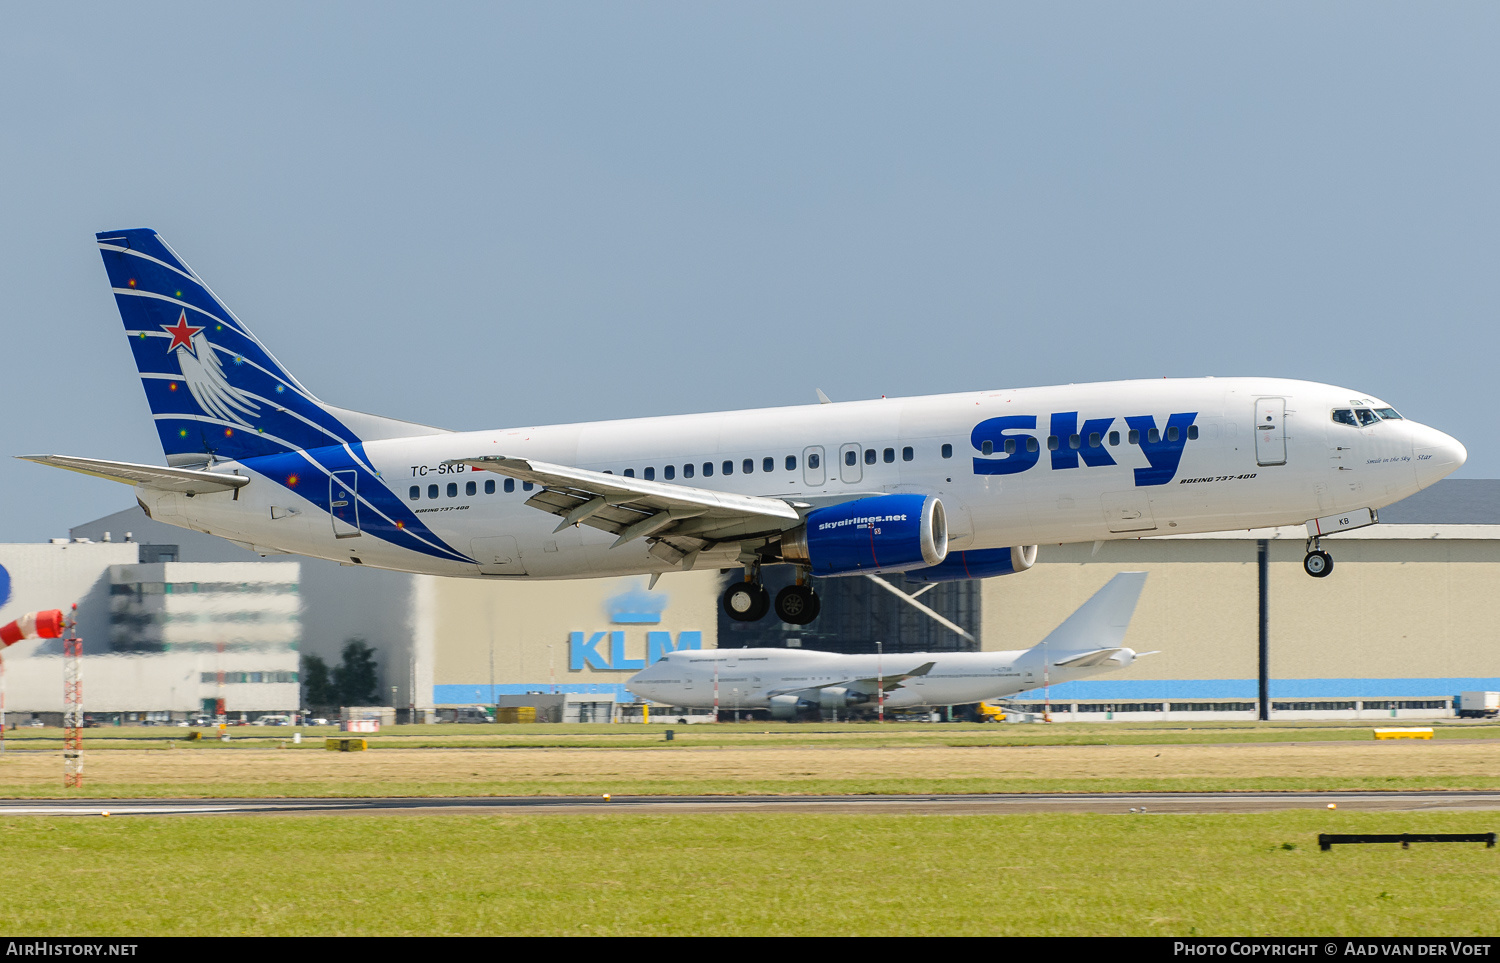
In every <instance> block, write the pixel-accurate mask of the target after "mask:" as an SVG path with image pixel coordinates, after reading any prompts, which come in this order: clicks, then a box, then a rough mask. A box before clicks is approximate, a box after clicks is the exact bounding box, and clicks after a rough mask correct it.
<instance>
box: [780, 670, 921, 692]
mask: <svg viewBox="0 0 1500 963" xmlns="http://www.w3.org/2000/svg"><path fill="white" fill-rule="evenodd" d="M936 664H937V663H935V662H924V663H922V664H921V665H919V666H917V667H916V668H915V669H912V670H911V671H910V672H897V673H894V674H893V675H882V676H881V677H880V678H878V679H877V678H874V677H871V678H868V679H851V680H847V681H844V682H829V683H826V684H824V685H813V686H803V687H802V688H800V689H781V690H778V691H776V692H768V693H766V694H767V695H772V696H776V695H789V694H790V693H793V692H817V691H818V690H819V689H849V690H851V691H854V692H863V693H864V694H865V695H870V696H873V695H874V694H875V693H876V692H877V691H879V690H880V689H882V688H884V690H885V691H886V692H890V691H891V690H892V689H900V688H902V686H901V683H903V682H905V681H906V680H907V679H914V678H916V677H917V676H922V675H926V674H927V673H929V672H931V671H932V667H933V666H934V665H936Z"/></svg>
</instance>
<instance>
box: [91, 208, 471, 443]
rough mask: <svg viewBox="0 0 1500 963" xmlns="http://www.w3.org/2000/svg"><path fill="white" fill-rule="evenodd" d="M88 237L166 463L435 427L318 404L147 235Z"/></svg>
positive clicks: (419, 431)
mask: <svg viewBox="0 0 1500 963" xmlns="http://www.w3.org/2000/svg"><path fill="white" fill-rule="evenodd" d="M96 236H97V238H98V241H99V252H100V254H102V255H103V257H104V268H105V270H106V271H107V272H108V274H109V283H110V287H111V289H112V290H113V291H114V295H115V302H116V304H117V305H118V306H119V309H120V318H121V319H122V320H123V321H124V322H125V332H126V334H127V335H128V336H129V338H130V347H131V350H132V351H133V352H134V354H135V363H136V367H137V369H139V371H140V373H141V383H142V386H143V387H144V388H145V389H146V400H147V402H148V403H149V404H150V406H151V416H152V418H154V419H155V421H156V430H157V434H158V435H159V436H160V437H161V445H162V449H163V451H165V452H166V455H167V464H169V465H198V464H204V463H210V462H213V461H215V460H224V459H239V458H249V457H252V456H255V455H270V454H276V453H279V452H285V451H293V450H297V449H308V448H322V447H325V446H328V445H344V444H357V443H359V442H361V441H370V440H374V439H377V438H395V437H402V436H407V435H422V434H436V433H438V432H439V431H440V430H441V429H437V428H429V427H427V426H424V425H415V424H411V423H409V422H403V421H396V420H394V419H390V418H381V417H378V416H375V415H367V414H363V413H361V412H357V411H349V410H346V409H343V408H336V407H334V406H332V405H328V404H325V403H323V402H322V401H319V400H318V399H317V397H315V396H314V395H313V394H312V392H310V391H308V390H307V389H306V388H304V387H303V386H302V385H301V383H300V382H298V381H297V379H296V378H295V377H293V376H292V374H291V373H290V372H289V371H287V370H286V369H285V368H284V367H283V366H282V365H281V362H279V361H277V360H276V358H275V357H274V356H273V355H272V354H271V352H270V351H269V350H267V349H266V347H265V346H264V345H263V344H261V343H260V340H259V339H258V338H256V337H255V335H254V334H253V333H251V331H250V329H249V328H247V327H246V326H245V325H244V323H243V322H241V321H240V319H239V318H237V317H235V316H234V313H233V312H231V311H230V310H229V308H228V307H226V306H225V305H224V303H223V302H222V301H220V300H219V299H218V297H217V296H216V295H215V294H214V293H213V292H212V291H211V290H209V288H208V285H206V284H204V283H203V281H202V279H200V278H199V277H198V275H197V274H196V273H194V271H193V269H192V268H190V267H188V266H187V264H186V263H184V262H183V260H182V259H181V258H179V257H178V256H177V254H176V252H175V251H173V250H172V249H171V248H170V247H168V246H167V244H166V242H164V241H163V240H162V239H161V238H160V237H158V236H157V234H156V232H155V231H153V230H151V229H150V228H134V229H132V230H127V231H106V232H104V233H101V234H98V235H96Z"/></svg>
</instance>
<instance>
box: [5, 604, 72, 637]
mask: <svg viewBox="0 0 1500 963" xmlns="http://www.w3.org/2000/svg"><path fill="white" fill-rule="evenodd" d="M62 634H63V614H62V612H61V611H60V610H58V609H48V610H46V611H45V612H27V613H26V614H25V615H23V616H21V617H20V618H19V619H16V620H15V621H14V622H11V623H9V624H8V625H0V644H3V645H13V644H14V643H16V642H19V641H21V640H22V639H56V638H61V636H62Z"/></svg>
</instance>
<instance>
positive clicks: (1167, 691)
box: [1026, 676, 1500, 701]
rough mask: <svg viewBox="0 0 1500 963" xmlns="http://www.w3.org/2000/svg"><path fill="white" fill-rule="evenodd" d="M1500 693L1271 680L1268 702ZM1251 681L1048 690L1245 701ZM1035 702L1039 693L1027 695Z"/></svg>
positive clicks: (1102, 683)
mask: <svg viewBox="0 0 1500 963" xmlns="http://www.w3.org/2000/svg"><path fill="white" fill-rule="evenodd" d="M1474 689H1485V690H1492V691H1500V677H1493V676H1492V677H1490V678H1430V679H1272V680H1271V698H1273V699H1441V698H1444V697H1446V696H1453V695H1457V694H1458V693H1460V692H1463V691H1465V690H1474ZM1258 691H1259V690H1258V687H1257V684H1256V681H1255V680H1254V679H1132V680H1128V681H1126V680H1088V679H1084V680H1080V681H1077V682H1065V683H1063V684H1061V685H1055V686H1053V687H1052V690H1051V696H1052V698H1054V699H1089V700H1094V699H1118V700H1129V701H1136V700H1147V701H1149V700H1152V699H1185V700H1196V701H1202V700H1205V699H1249V700H1254V699H1255V698H1256V695H1257V693H1258ZM1026 695H1027V696H1028V697H1039V696H1040V695H1041V690H1040V689H1037V690H1034V691H1032V692H1029V693H1026Z"/></svg>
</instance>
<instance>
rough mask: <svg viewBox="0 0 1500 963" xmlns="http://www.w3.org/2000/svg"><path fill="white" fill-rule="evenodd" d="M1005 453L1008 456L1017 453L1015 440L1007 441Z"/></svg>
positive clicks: (1008, 439) (1009, 439)
mask: <svg viewBox="0 0 1500 963" xmlns="http://www.w3.org/2000/svg"><path fill="white" fill-rule="evenodd" d="M1005 453H1006V454H1007V455H1014V454H1015V453H1016V440H1015V439H1014V438H1007V439H1005Z"/></svg>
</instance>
